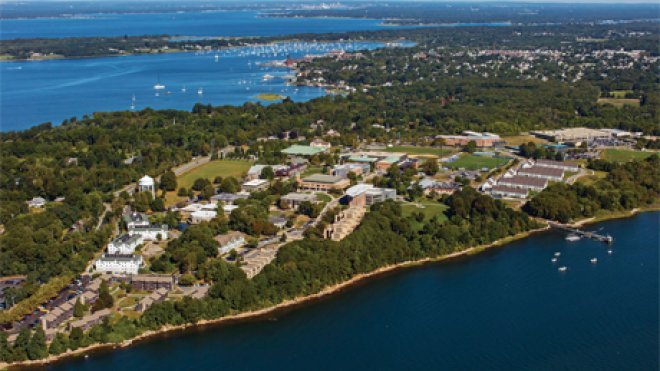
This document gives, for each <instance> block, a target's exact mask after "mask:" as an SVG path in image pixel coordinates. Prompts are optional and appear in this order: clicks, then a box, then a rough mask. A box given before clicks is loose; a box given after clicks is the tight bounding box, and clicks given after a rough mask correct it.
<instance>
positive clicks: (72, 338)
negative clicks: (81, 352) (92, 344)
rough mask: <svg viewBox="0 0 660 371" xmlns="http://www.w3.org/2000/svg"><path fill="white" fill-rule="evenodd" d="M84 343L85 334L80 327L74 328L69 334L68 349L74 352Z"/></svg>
mask: <svg viewBox="0 0 660 371" xmlns="http://www.w3.org/2000/svg"><path fill="white" fill-rule="evenodd" d="M85 343H86V339H85V333H84V332H83V330H82V329H81V328H80V327H74V328H73V329H72V330H71V333H70V334H69V348H71V350H76V349H78V348H80V347H81V346H84V345H85Z"/></svg>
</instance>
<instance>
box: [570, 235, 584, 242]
mask: <svg viewBox="0 0 660 371" xmlns="http://www.w3.org/2000/svg"><path fill="white" fill-rule="evenodd" d="M581 238H582V237H580V236H579V235H577V234H569V235H568V236H566V241H570V242H575V241H580V239H581Z"/></svg>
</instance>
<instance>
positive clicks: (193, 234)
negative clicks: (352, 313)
mask: <svg viewBox="0 0 660 371" xmlns="http://www.w3.org/2000/svg"><path fill="white" fill-rule="evenodd" d="M444 202H445V203H446V204H447V206H448V210H447V215H448V216H449V221H446V222H442V221H439V220H438V219H437V218H434V219H431V220H429V221H427V223H426V224H425V227H424V228H423V229H422V230H420V231H417V230H416V229H414V228H413V227H412V226H411V219H410V218H411V217H404V216H403V215H402V212H401V207H400V205H399V204H397V203H395V202H393V201H388V202H385V203H381V204H376V205H374V206H372V208H371V212H369V213H368V214H367V215H366V216H365V218H364V220H363V221H362V223H361V225H360V226H359V227H358V229H357V230H356V231H355V232H353V233H352V234H351V235H349V236H348V237H346V238H345V239H344V240H342V241H340V242H334V241H329V240H322V239H305V240H302V241H295V242H292V243H289V244H287V245H285V246H283V247H282V248H281V249H280V250H279V252H278V255H277V257H276V259H275V260H274V261H273V262H272V263H271V264H269V265H267V266H266V267H265V268H264V270H263V271H262V272H261V273H259V274H258V275H257V276H256V277H254V278H253V279H252V280H248V279H247V277H246V276H245V274H244V273H243V272H242V271H241V270H240V268H238V266H236V265H234V264H230V263H227V262H225V261H223V260H221V259H208V260H205V261H204V262H203V263H201V264H200V265H198V266H195V267H189V268H190V270H191V271H194V272H195V274H196V275H197V278H200V279H202V280H205V281H206V282H209V283H211V284H212V286H211V288H210V290H209V295H208V297H206V298H204V299H191V298H189V297H186V298H183V299H182V300H180V301H165V302H161V303H157V304H154V305H153V306H151V307H150V308H149V309H147V311H146V312H145V313H144V314H143V315H142V316H141V317H140V318H136V319H133V318H129V317H126V316H122V317H120V318H119V319H118V320H115V321H109V320H106V321H104V323H102V324H100V325H97V326H95V327H93V328H92V329H90V330H89V331H87V332H82V331H80V330H79V329H78V330H76V329H74V330H73V331H72V332H71V333H70V334H69V335H65V334H58V335H57V337H56V338H55V340H54V341H53V342H52V343H51V344H50V347H49V348H48V352H49V353H50V354H59V353H62V352H64V351H66V350H67V349H77V348H78V347H82V346H87V345H91V344H94V343H118V342H121V341H122V340H126V339H130V338H132V337H135V336H137V335H139V334H141V333H143V332H144V331H147V330H156V329H159V328H161V327H163V326H165V325H180V324H185V323H195V322H198V321H200V320H203V319H215V318H219V317H222V316H225V315H228V314H234V313H239V312H244V311H248V310H252V309H258V308H265V307H269V306H272V305H275V304H278V303H281V302H282V301H284V300H287V299H293V298H296V297H300V296H304V295H310V294H313V293H317V292H319V291H320V290H322V289H323V288H324V287H326V286H329V285H334V284H337V283H340V282H343V281H346V280H348V279H350V278H351V277H353V276H355V275H357V274H360V273H367V272H370V271H373V270H375V269H377V268H380V267H383V266H386V265H390V264H396V263H401V262H405V261H409V260H415V259H421V258H425V257H439V256H442V255H446V254H450V253H452V252H457V251H461V250H465V249H467V248H469V247H472V246H475V245H477V244H486V243H490V242H493V241H495V240H497V239H500V238H503V237H506V236H509V235H512V234H515V233H519V232H524V231H528V230H530V229H532V228H535V227H537V226H538V225H537V224H536V223H535V222H534V221H533V220H532V219H530V218H528V217H527V215H526V214H524V213H522V212H519V211H513V210H511V209H508V208H506V207H505V206H504V204H503V203H502V202H501V201H499V200H494V199H492V198H490V197H488V196H484V195H481V194H479V193H477V192H476V191H475V190H474V189H472V188H469V187H466V188H465V189H463V190H462V191H459V192H457V193H455V194H454V195H452V196H449V197H445V199H444ZM222 224H223V223H222V222H221V221H219V222H217V223H209V224H205V225H201V226H198V227H191V228H192V230H191V228H189V229H188V230H190V232H185V233H184V236H182V237H181V238H180V239H179V240H182V242H181V246H184V245H185V246H187V247H188V248H189V249H190V251H189V253H190V254H207V252H205V251H206V248H205V246H206V245H207V244H206V242H205V241H209V244H208V246H209V249H210V246H211V244H210V238H211V236H212V235H213V234H214V233H216V232H218V231H220V230H221V229H222ZM186 234H189V235H186ZM198 242H199V248H195V247H194V246H192V245H190V244H195V243H198ZM213 249H215V246H214V247H213ZM197 250H198V251H197ZM209 252H210V251H209ZM168 253H169V254H172V255H173V254H174V252H173V251H171V250H170V249H169V247H168ZM182 253H185V252H184V251H182ZM182 262H183V263H184V264H185V258H184V259H182ZM41 336H42V335H41V334H40V333H39V330H37V333H35V334H34V335H32V336H31V337H30V334H29V332H28V331H26V330H24V331H23V332H22V333H21V334H20V336H19V338H20V339H21V341H20V342H19V341H18V340H17V342H16V343H15V344H14V345H13V346H9V345H7V344H6V341H5V340H4V339H3V337H2V336H0V360H5V361H15V360H21V359H26V357H27V358H29V359H36V358H31V357H40V356H45V354H47V353H45V350H44V349H46V348H45V342H42V341H41V340H39V339H40V337H41ZM30 338H32V339H34V338H36V339H37V340H32V341H31V340H29V339H30ZM25 339H28V340H27V341H26V340H25ZM31 343H34V345H33V346H34V347H35V348H39V349H40V350H39V351H37V352H35V351H34V350H33V351H31V352H28V351H24V349H27V348H28V346H27V345H24V344H31ZM26 352H27V353H26ZM25 354H33V355H32V356H29V355H28V356H25ZM4 357H8V358H4Z"/></svg>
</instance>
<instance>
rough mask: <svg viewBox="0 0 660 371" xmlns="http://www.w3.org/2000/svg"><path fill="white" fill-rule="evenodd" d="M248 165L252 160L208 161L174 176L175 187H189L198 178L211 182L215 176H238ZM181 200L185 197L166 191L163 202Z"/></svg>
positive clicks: (171, 202) (168, 203)
mask: <svg viewBox="0 0 660 371" xmlns="http://www.w3.org/2000/svg"><path fill="white" fill-rule="evenodd" d="M250 166H252V162H250V161H243V160H216V161H210V162H207V163H205V164H203V165H200V166H198V167H196V168H194V169H192V170H190V171H188V172H186V173H183V174H181V175H180V176H178V177H177V178H176V182H177V189H178V188H181V187H184V188H186V189H189V188H190V187H192V185H193V183H195V180H197V179H199V178H206V179H208V180H209V181H211V182H213V179H215V177H216V176H221V177H223V178H224V177H228V176H233V177H237V178H240V177H242V176H243V174H245V173H246V172H247V170H248V169H249V168H250ZM182 200H185V197H179V196H177V195H176V191H175V192H168V194H167V197H166V199H165V203H166V204H167V205H172V204H175V203H177V202H179V201H182Z"/></svg>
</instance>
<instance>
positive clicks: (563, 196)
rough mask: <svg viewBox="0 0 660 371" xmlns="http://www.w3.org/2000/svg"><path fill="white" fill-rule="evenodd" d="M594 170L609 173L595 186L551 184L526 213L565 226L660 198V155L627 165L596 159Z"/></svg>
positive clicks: (643, 204) (526, 208)
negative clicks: (598, 214)
mask: <svg viewBox="0 0 660 371" xmlns="http://www.w3.org/2000/svg"><path fill="white" fill-rule="evenodd" d="M589 167H590V168H592V169H594V170H600V171H607V176H606V177H605V178H603V179H601V180H599V181H597V182H595V183H593V184H588V185H585V184H583V183H580V182H577V183H575V184H573V185H568V184H565V183H556V184H553V185H550V186H549V187H548V188H546V189H545V190H543V191H542V192H541V193H539V194H538V195H537V196H535V197H534V198H533V199H532V200H530V201H529V202H528V203H527V204H525V206H524V207H523V210H525V211H526V212H527V213H529V214H530V215H533V216H539V217H542V218H545V219H552V220H557V221H560V222H562V223H566V222H569V221H571V220H575V219H580V218H585V217H592V216H595V215H597V213H599V212H600V211H608V212H616V211H622V210H631V209H633V208H638V207H645V206H648V205H650V204H653V203H654V202H657V199H658V197H660V156H658V155H657V154H655V155H653V156H651V157H649V158H647V159H645V160H638V161H632V162H626V163H623V164H617V163H610V162H607V161H604V160H595V161H592V162H591V163H590V164H589Z"/></svg>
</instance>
